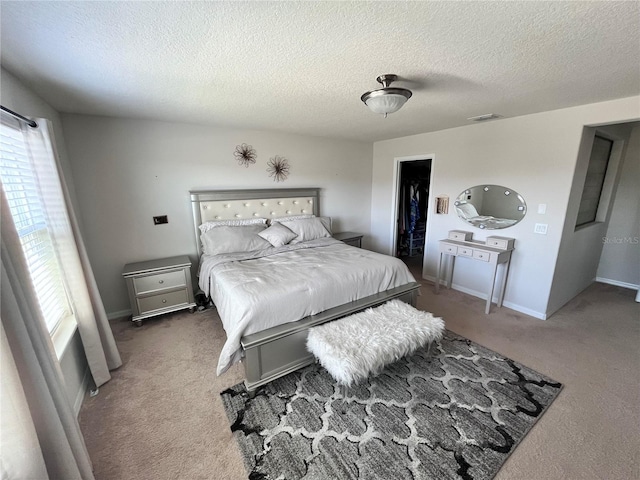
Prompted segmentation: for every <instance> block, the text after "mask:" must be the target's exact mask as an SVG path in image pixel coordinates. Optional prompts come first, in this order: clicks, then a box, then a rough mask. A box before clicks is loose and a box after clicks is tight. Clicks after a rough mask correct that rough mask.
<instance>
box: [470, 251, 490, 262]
mask: <svg viewBox="0 0 640 480" xmlns="http://www.w3.org/2000/svg"><path fill="white" fill-rule="evenodd" d="M490 256H491V254H490V253H487V252H483V251H482V250H474V251H473V258H475V259H476V260H482V261H483V262H488V261H489V257H490Z"/></svg>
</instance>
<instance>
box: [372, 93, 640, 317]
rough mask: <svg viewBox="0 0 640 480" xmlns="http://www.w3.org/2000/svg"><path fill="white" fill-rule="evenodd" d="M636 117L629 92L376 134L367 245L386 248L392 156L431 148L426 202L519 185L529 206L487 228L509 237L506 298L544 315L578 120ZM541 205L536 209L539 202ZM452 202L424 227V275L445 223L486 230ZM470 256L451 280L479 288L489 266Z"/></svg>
mask: <svg viewBox="0 0 640 480" xmlns="http://www.w3.org/2000/svg"><path fill="white" fill-rule="evenodd" d="M639 117H640V98H638V97H632V98H626V99H620V100H614V101H610V102H603V103H598V104H592V105H583V106H580V107H574V108H568V109H562V110H555V111H551V112H543V113H539V114H534V115H526V116H522V117H516V118H507V119H502V120H497V121H493V122H487V123H481V124H474V125H470V126H466V127H460V128H454V129H449V130H443V131H439V132H433V133H426V134H421V135H413V136H409V137H404V138H398V139H393V140H387V141H382V142H376V143H375V144H374V155H373V162H374V163H373V178H372V193H371V195H372V201H371V235H372V246H373V247H374V248H375V249H376V250H378V251H381V252H384V253H391V252H392V225H393V224H394V218H393V217H394V212H392V203H393V185H392V183H393V181H392V178H393V171H394V163H395V159H396V158H398V157H405V156H415V155H424V156H428V155H430V154H433V155H434V161H433V169H432V188H431V196H432V199H431V200H430V202H431V203H430V205H431V206H433V198H434V197H435V196H436V195H439V194H446V195H449V197H450V198H451V200H453V199H455V197H456V196H457V195H458V194H459V193H460V192H462V191H463V190H464V189H465V188H468V187H471V186H474V185H479V184H485V183H486V184H497V185H503V186H505V187H509V188H511V189H514V190H515V191H517V192H518V193H520V194H521V195H522V196H523V197H524V199H525V201H526V202H527V206H528V213H527V215H526V216H525V218H524V219H523V220H522V221H521V222H520V223H518V224H517V225H515V226H513V227H510V228H507V229H502V230H497V231H494V232H493V233H495V234H499V235H504V236H511V237H515V238H516V250H515V252H514V255H513V260H512V265H511V272H510V275H509V283H508V286H507V290H506V297H505V305H506V306H509V307H511V308H514V309H516V310H519V311H522V312H524V313H528V314H530V315H533V316H536V317H539V318H546V314H547V303H548V299H549V295H550V290H551V284H552V280H553V274H554V269H555V265H556V260H557V255H558V249H559V246H560V241H561V238H562V230H563V225H564V220H565V213H566V210H567V205H568V202H569V196H570V190H571V184H572V179H573V174H574V170H575V166H576V160H577V156H578V149H579V147H580V142H581V137H582V130H583V126H584V125H590V124H591V125H593V124H598V123H607V122H616V121H630V120H636V119H638V118H639ZM541 203H544V204H546V205H547V213H546V214H544V215H541V214H538V213H537V207H538V204H541ZM454 210H455V209H453V208H452V205H451V206H450V209H449V214H448V215H434V214H433V208H432V209H431V213H430V216H429V224H428V228H427V242H426V246H425V247H426V254H425V262H424V270H423V275H424V276H425V278H430V279H432V278H433V277H435V273H436V267H437V258H438V243H437V242H438V240H439V239H442V238H446V235H447V232H448V231H449V230H452V229H463V230H470V231H473V232H474V238H478V239H484V238H486V236H487V235H489V234H491V232H483V231H481V230H480V229H477V228H474V227H471V226H470V225H468V224H466V223H464V222H463V221H462V220H459V219H458V218H457V216H456V215H455V212H454ZM536 223H545V224H548V233H547V235H537V234H534V233H533V230H534V225H535V224H536ZM483 267H486V266H485V265H482V264H480V263H479V262H477V261H472V260H467V261H464V260H461V261H458V262H456V272H455V278H454V286H455V287H456V288H459V289H461V290H463V291H467V292H469V293H475V294H476V295H478V296H485V298H486V294H485V293H483V292H486V291H487V281H488V279H489V278H490V274H491V273H490V272H489V269H488V268H483Z"/></svg>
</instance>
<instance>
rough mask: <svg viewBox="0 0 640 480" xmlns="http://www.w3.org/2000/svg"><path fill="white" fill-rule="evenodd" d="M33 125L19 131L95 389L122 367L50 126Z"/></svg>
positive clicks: (47, 123) (48, 124)
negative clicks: (29, 160) (41, 200)
mask: <svg viewBox="0 0 640 480" xmlns="http://www.w3.org/2000/svg"><path fill="white" fill-rule="evenodd" d="M36 122H37V123H38V128H31V127H29V126H28V125H26V124H24V123H23V124H22V132H23V134H24V137H25V140H26V143H27V145H28V146H29V154H30V156H31V159H32V161H33V162H34V165H35V170H36V174H37V176H38V183H39V188H40V194H41V198H42V199H43V200H44V208H45V211H46V215H47V221H48V225H49V228H50V230H51V233H52V238H53V242H54V245H55V248H56V251H57V252H58V255H59V259H60V264H61V266H62V270H63V274H64V277H65V281H66V283H67V289H68V292H69V294H70V297H71V298H70V300H71V303H72V307H73V310H74V314H75V317H76V321H77V322H78V331H79V332H80V337H81V339H82V345H83V347H84V352H85V354H86V357H87V362H88V363H89V369H90V370H91V375H92V377H93V381H94V382H95V385H96V386H98V387H99V386H100V385H102V384H103V383H105V382H107V381H108V380H109V379H110V378H111V374H110V373H109V370H113V369H115V368H118V367H119V366H120V365H122V360H121V359H120V354H119V353H118V349H117V347H116V343H115V340H114V338H113V333H112V332H111V327H110V326H109V320H108V319H107V314H106V312H105V309H104V305H103V304H102V299H101V298H100V293H99V292H98V287H97V285H96V281H95V277H94V275H93V270H92V269H91V264H90V263H89V258H88V255H87V251H86V249H85V246H84V242H83V241H82V236H81V234H80V230H79V227H78V222H77V219H76V216H75V213H74V210H73V205H72V204H71V199H70V197H69V192H68V189H67V186H66V182H65V180H64V175H63V173H62V169H61V167H60V162H59V160H58V156H57V154H56V151H55V143H54V141H53V129H52V126H51V124H50V122H49V121H47V120H45V119H42V118H39V119H36Z"/></svg>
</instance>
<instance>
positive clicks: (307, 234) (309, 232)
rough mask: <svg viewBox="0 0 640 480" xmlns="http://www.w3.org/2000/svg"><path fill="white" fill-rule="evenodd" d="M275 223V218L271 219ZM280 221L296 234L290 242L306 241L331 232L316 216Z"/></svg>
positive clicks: (328, 234)
mask: <svg viewBox="0 0 640 480" xmlns="http://www.w3.org/2000/svg"><path fill="white" fill-rule="evenodd" d="M273 223H275V220H274V221H273ZM280 223H282V224H283V225H284V226H285V227H287V228H288V229H289V230H291V231H292V232H293V233H295V234H296V235H298V236H297V237H296V238H295V239H293V240H291V244H292V245H293V244H295V243H300V242H308V241H309V240H315V239H316V238H324V237H330V236H331V234H330V233H329V231H328V230H327V229H326V228H325V226H324V224H323V223H322V221H321V220H320V218H318V217H313V218H303V219H299V220H286V221H284V222H280Z"/></svg>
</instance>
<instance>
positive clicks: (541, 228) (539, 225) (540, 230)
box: [533, 223, 548, 235]
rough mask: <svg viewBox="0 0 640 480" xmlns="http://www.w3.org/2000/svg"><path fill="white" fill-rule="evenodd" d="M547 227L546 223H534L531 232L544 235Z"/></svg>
mask: <svg viewBox="0 0 640 480" xmlns="http://www.w3.org/2000/svg"><path fill="white" fill-rule="evenodd" d="M547 227H548V225H547V224H546V223H536V228H535V229H534V230H533V233H539V234H540V235H546V234H547Z"/></svg>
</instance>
